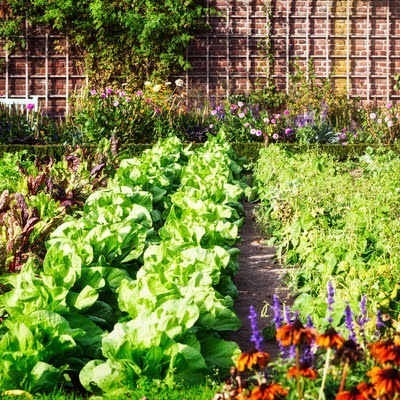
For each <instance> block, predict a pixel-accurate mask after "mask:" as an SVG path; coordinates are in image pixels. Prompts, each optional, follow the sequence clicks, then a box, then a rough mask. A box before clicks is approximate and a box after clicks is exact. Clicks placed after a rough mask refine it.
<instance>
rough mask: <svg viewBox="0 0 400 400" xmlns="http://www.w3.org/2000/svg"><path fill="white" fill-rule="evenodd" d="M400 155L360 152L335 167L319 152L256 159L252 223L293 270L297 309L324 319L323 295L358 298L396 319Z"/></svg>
mask: <svg viewBox="0 0 400 400" xmlns="http://www.w3.org/2000/svg"><path fill="white" fill-rule="evenodd" d="M399 162H400V159H399V156H398V155H395V154H394V153H392V152H390V151H387V150H382V151H379V150H377V151H376V152H373V151H372V150H370V151H367V153H366V154H365V155H364V156H361V157H360V158H359V161H358V162H356V161H347V162H342V163H339V162H336V161H334V159H333V157H332V156H330V155H328V154H326V153H325V154H324V153H322V152H319V151H318V150H316V151H308V152H302V153H292V152H289V151H285V150H284V149H281V148H278V147H277V146H270V147H268V148H267V149H265V150H263V151H262V152H261V157H260V159H259V162H258V164H257V168H256V172H255V174H256V181H257V187H258V190H259V195H260V198H261V204H260V208H259V211H258V219H259V221H260V222H261V223H262V225H263V226H264V228H265V230H266V231H267V233H268V234H269V235H270V236H271V237H272V239H273V241H274V242H275V243H276V244H277V246H278V248H279V249H280V253H281V254H282V255H283V257H284V260H285V262H286V263H287V264H288V265H293V266H296V267H298V268H296V269H294V270H293V274H292V276H291V279H292V280H291V284H292V287H293V289H294V290H295V292H296V293H297V294H298V297H297V298H296V302H295V304H296V306H297V307H298V308H299V309H300V310H301V312H302V313H304V315H306V314H308V313H310V315H313V316H315V317H317V316H319V317H320V318H323V315H324V310H325V306H324V304H325V299H324V292H323V290H324V288H325V287H326V284H327V282H328V281H329V280H330V279H333V280H334V281H335V282H336V288H337V292H338V298H339V299H340V300H341V301H342V302H343V303H342V307H344V305H345V303H344V300H346V301H349V302H350V304H352V305H355V304H357V302H358V301H359V299H360V297H361V293H364V294H366V295H367V296H368V298H369V300H370V303H369V304H370V306H371V308H373V309H377V308H382V309H384V310H385V311H390V312H392V313H395V314H397V313H398V312H399V311H400V310H399V308H398V305H397V302H396V301H397V299H398V291H397V286H396V285H395V282H396V279H395V277H394V276H395V275H396V273H398V267H397V266H398V259H399V252H398V246H397V244H396V243H397V239H398V237H399V234H400V231H399V229H400V226H399V223H398V218H397V215H398V207H397V202H398V201H399V198H398V197H399V191H398V189H397V188H398V185H399V184H400V183H399V179H398V176H397V175H396V172H395V171H397V170H398V168H399Z"/></svg>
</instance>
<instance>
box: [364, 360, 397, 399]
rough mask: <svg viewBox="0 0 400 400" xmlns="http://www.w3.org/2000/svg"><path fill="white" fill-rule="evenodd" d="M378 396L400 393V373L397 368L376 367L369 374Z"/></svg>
mask: <svg viewBox="0 0 400 400" xmlns="http://www.w3.org/2000/svg"><path fill="white" fill-rule="evenodd" d="M367 375H368V376H369V377H370V380H371V383H372V384H373V386H374V388H375V390H376V394H377V396H378V397H379V396H384V395H388V396H391V395H394V394H399V393H400V371H399V370H397V369H395V368H379V367H374V368H372V369H371V371H369V372H367Z"/></svg>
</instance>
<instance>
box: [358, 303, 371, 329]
mask: <svg viewBox="0 0 400 400" xmlns="http://www.w3.org/2000/svg"><path fill="white" fill-rule="evenodd" d="M360 313H361V315H360V316H359V317H358V318H357V323H358V325H359V326H360V327H361V328H362V327H364V325H365V324H366V323H367V322H368V321H369V318H368V315H367V296H365V295H364V296H362V297H361V301H360Z"/></svg>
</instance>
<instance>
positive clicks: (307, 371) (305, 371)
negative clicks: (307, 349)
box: [287, 364, 318, 379]
mask: <svg viewBox="0 0 400 400" xmlns="http://www.w3.org/2000/svg"><path fill="white" fill-rule="evenodd" d="M287 376H288V378H293V377H296V376H304V377H305V378H310V379H315V378H316V377H317V376H318V373H317V371H316V370H315V369H314V368H311V367H310V366H308V365H306V364H300V368H297V367H296V366H293V367H290V368H289V370H288V373H287Z"/></svg>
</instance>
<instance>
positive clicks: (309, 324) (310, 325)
mask: <svg viewBox="0 0 400 400" xmlns="http://www.w3.org/2000/svg"><path fill="white" fill-rule="evenodd" d="M306 327H307V328H314V323H313V320H312V317H311V315H310V314H308V315H307V322H306Z"/></svg>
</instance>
